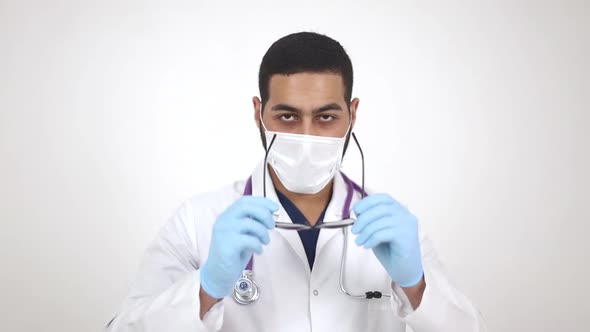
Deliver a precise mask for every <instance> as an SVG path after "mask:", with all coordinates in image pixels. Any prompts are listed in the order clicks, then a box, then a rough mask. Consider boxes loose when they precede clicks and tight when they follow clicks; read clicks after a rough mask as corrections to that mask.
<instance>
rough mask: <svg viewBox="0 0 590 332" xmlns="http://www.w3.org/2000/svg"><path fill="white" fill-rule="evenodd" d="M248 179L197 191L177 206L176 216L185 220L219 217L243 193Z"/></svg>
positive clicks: (204, 219)
mask: <svg viewBox="0 0 590 332" xmlns="http://www.w3.org/2000/svg"><path fill="white" fill-rule="evenodd" d="M245 185H246V181H243V180H242V181H235V182H233V183H230V184H226V185H224V186H221V187H219V188H217V189H214V190H211V191H208V192H203V193H197V194H195V195H193V196H191V197H189V198H188V199H186V200H185V201H184V202H182V204H180V206H179V207H178V208H177V210H176V213H175V216H177V217H179V218H181V219H183V220H185V221H195V220H201V221H203V222H204V221H206V220H207V219H209V218H210V217H217V215H219V214H220V213H221V212H223V211H224V210H225V209H226V208H227V207H228V206H230V205H231V204H233V203H234V202H235V201H236V200H237V199H239V198H240V197H241V196H242V195H243V191H244V187H245Z"/></svg>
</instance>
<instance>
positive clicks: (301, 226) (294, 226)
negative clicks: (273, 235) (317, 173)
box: [262, 133, 366, 231]
mask: <svg viewBox="0 0 590 332" xmlns="http://www.w3.org/2000/svg"><path fill="white" fill-rule="evenodd" d="M276 137H277V134H274V135H273V137H272V139H271V141H270V144H269V145H268V148H267V149H266V153H265V155H264V167H262V168H263V174H262V193H263V195H264V197H265V198H266V167H267V164H266V161H267V159H268V153H269V151H270V148H271V147H272V145H273V143H274V141H275V139H276ZM352 138H353V139H354V142H355V143H356V146H357V147H358V149H359V151H360V154H361V161H362V185H361V188H358V185H356V189H360V190H359V191H360V193H361V195H362V196H363V197H365V196H366V193H365V156H364V155H363V150H362V149H361V145H360V144H359V142H358V139H357V138H356V135H355V134H354V133H352ZM349 182H350V183H348V184H349V191H354V188H353V184H352V181H350V180H349ZM351 197H352V196H351ZM351 197H350V198H351ZM350 198H348V199H347V202H346V204H345V206H344V209H343V210H344V211H343V212H345V213H343V214H346V215H347V216H350V211H349V209H350ZM346 212H347V213H346ZM273 216H275V217H278V214H273ZM355 221H356V219H355V218H345V219H342V220H337V221H329V222H324V221H321V222H318V223H316V224H314V225H310V224H309V222H307V221H306V222H305V223H288V222H281V221H276V223H275V225H276V226H275V227H276V228H280V229H284V230H293V231H304V230H310V229H323V228H326V229H338V228H344V227H348V226H351V225H352V224H354V223H355Z"/></svg>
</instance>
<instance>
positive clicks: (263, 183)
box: [261, 121, 277, 198]
mask: <svg viewBox="0 0 590 332" xmlns="http://www.w3.org/2000/svg"><path fill="white" fill-rule="evenodd" d="M261 122H262V121H261ZM275 138H277V134H274V135H272V139H271V140H270V144H269V145H268V148H267V149H266V152H265V154H264V170H263V173H262V193H263V195H264V198H266V167H268V166H267V165H266V160H267V159H268V152H269V151H270V148H271V147H272V145H273V143H274V142H275Z"/></svg>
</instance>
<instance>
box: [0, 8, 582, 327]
mask: <svg viewBox="0 0 590 332" xmlns="http://www.w3.org/2000/svg"><path fill="white" fill-rule="evenodd" d="M589 17H590V10H589V5H588V2H585V1H577V2H575V1H552V2H549V1H486V2H483V1H482V2H477V3H476V2H475V1H431V2H429V3H426V2H422V1H419V2H414V1H412V2H410V1H409V2H401V1H382V2H377V1H364V2H361V1H355V2H350V3H348V2H343V1H335V2H332V3H329V2H317V1H314V2H307V1H296V2H289V3H288V4H280V3H279V2H276V1H269V2H267V3H252V2H238V1H236V2H235V3H234V4H228V3H223V4H219V5H213V4H211V3H203V2H200V1H184V2H181V1H161V2H154V1H145V2H143V1H142V2H140V3H139V2H138V3H132V2H122V1H114V0H111V1H95V2H91V1H84V2H81V1H35V2H33V1H6V0H1V1H0V222H1V229H0V249H1V250H0V253H1V257H0V258H1V260H0V262H1V266H0V278H1V280H0V321H1V325H0V326H1V327H0V329H1V330H3V331H98V330H99V329H100V328H101V326H103V325H104V323H106V322H107V321H108V320H109V319H110V317H111V315H112V314H113V313H114V312H115V311H116V310H117V307H118V306H119V305H120V303H121V302H122V300H123V298H124V296H125V294H126V291H127V287H128V283H129V282H130V280H131V279H132V278H133V275H134V273H135V271H136V269H137V264H138V262H139V258H140V255H141V253H142V251H143V249H144V248H145V246H146V245H147V244H148V242H149V241H150V240H151V239H152V238H153V237H154V235H155V232H156V231H157V230H158V229H159V228H160V227H161V225H162V224H163V223H165V222H166V219H167V218H168V217H169V216H171V215H172V214H173V213H174V210H175V209H176V207H178V206H179V205H180V204H181V202H182V201H184V200H185V199H187V198H189V197H190V196H191V195H193V194H195V193H199V192H203V191H207V190H209V189H213V188H218V187H220V186H222V185H224V184H227V183H230V182H232V181H234V180H240V179H244V178H246V177H247V176H248V175H249V173H250V171H251V170H252V169H253V168H254V166H255V164H256V162H257V161H258V160H259V158H260V157H261V156H262V148H261V146H260V142H259V136H258V131H257V129H256V126H255V123H254V120H253V111H252V106H251V97H252V96H254V95H258V90H257V72H258V66H259V64H260V60H261V58H262V56H263V54H264V52H266V50H267V48H268V47H269V46H270V44H271V43H272V42H274V41H275V40H276V39H278V38H280V37H282V36H284V35H286V34H288V33H291V32H296V31H301V30H307V31H316V32H321V33H324V34H327V35H329V36H331V37H333V38H335V39H337V40H339V41H340V42H341V43H342V44H343V46H344V47H345V48H346V49H347V51H348V52H349V54H350V57H351V59H352V61H353V65H354V70H355V82H354V93H353V95H354V96H357V97H359V98H360V99H361V102H360V106H359V110H358V121H357V127H356V132H357V134H358V137H359V140H361V143H362V145H363V147H364V150H365V155H366V162H367V183H368V185H369V186H370V187H372V188H377V189H380V190H384V191H387V192H389V193H391V194H392V195H393V196H394V197H396V198H398V200H400V201H402V202H403V203H405V204H407V205H408V206H409V207H410V209H411V210H412V211H413V212H414V214H416V215H417V216H418V217H419V219H420V220H421V222H422V224H423V225H424V226H425V227H427V229H428V230H429V231H430V234H431V236H432V238H433V239H434V242H435V244H436V246H437V248H438V250H439V252H440V255H441V256H442V258H443V260H444V262H445V263H446V265H447V268H448V270H449V274H450V276H451V277H452V278H453V280H454V281H455V283H456V284H457V285H458V287H460V289H461V290H462V291H463V292H464V293H466V294H467V296H468V297H470V298H471V299H472V300H473V302H474V303H475V304H476V305H477V307H478V308H479V309H480V310H481V311H482V312H483V314H484V316H485V318H486V320H487V322H488V325H489V328H490V330H491V331H587V329H588V325H589V324H590V318H589V316H588V312H589V311H590V306H589V304H588V302H587V299H588V297H589V296H590V287H589V286H588V280H590V268H589V261H590V259H589V256H590V255H589V253H590V245H589V244H588V243H589V242H590V241H589V239H588V230H589V227H588V224H589V223H590V213H589V204H588V203H590V202H589V201H590V199H589V197H590V190H589V186H590V181H589V175H588V173H589V172H588V170H589V169H590V162H589V160H590V158H589V151H590V146H589V145H590V144H589V142H590V134H589V133H588V130H589V129H590V128H589V127H590V125H589V124H590V116H589V110H588V103H589V95H590V84H589V75H590V71H589V65H588V59H589V58H590V47H589V41H590V31H589V30H590V24H589ZM350 151H351V152H350V156H349V158H348V159H347V160H346V161H345V168H344V169H345V170H346V171H347V172H348V173H349V175H351V176H353V178H357V179H358V178H359V174H360V172H359V170H360V168H359V166H358V161H359V159H358V153H357V152H356V151H355V150H354V149H351V150H350Z"/></svg>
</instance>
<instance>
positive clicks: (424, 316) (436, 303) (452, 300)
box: [391, 231, 486, 332]
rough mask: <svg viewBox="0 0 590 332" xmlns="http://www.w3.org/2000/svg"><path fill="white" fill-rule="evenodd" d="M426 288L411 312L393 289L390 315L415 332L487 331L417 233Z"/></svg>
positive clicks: (401, 294)
mask: <svg viewBox="0 0 590 332" xmlns="http://www.w3.org/2000/svg"><path fill="white" fill-rule="evenodd" d="M420 246H421V251H422V266H423V268H424V280H425V281H426V288H425V291H424V294H423V296H422V301H421V303H420V305H419V306H418V308H417V309H416V310H414V309H413V308H412V305H411V304H410V301H409V299H408V298H407V296H406V294H405V293H404V291H403V289H402V288H401V287H399V286H398V285H395V284H394V285H393V288H392V290H393V291H392V297H391V304H392V306H393V312H394V314H395V315H397V316H398V318H399V319H401V320H402V321H404V322H405V323H406V324H407V326H409V327H410V328H411V329H412V331H414V332H435V331H436V332H444V331H453V332H463V331H465V332H467V331H474V332H475V331H477V332H481V331H486V328H485V325H484V321H483V318H482V315H481V313H480V312H479V311H478V310H477V309H476V308H475V306H474V305H473V304H472V303H471V302H470V301H469V300H468V299H467V298H466V297H465V296H464V295H463V294H461V292H459V291H458V290H457V289H456V288H455V287H454V286H453V285H452V284H451V282H450V281H449V280H448V278H447V276H446V275H445V272H444V268H443V265H442V263H441V261H440V260H439V259H438V257H437V254H436V252H435V249H434V247H433V245H432V243H431V241H430V240H429V238H428V237H427V236H426V234H425V233H424V232H422V231H421V232H420Z"/></svg>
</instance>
